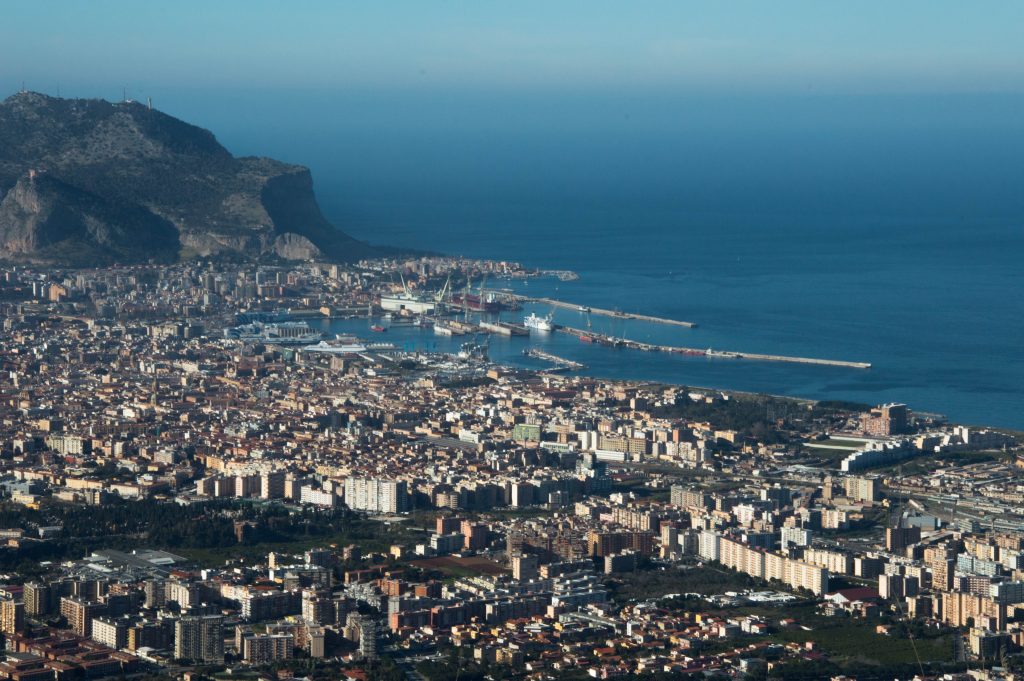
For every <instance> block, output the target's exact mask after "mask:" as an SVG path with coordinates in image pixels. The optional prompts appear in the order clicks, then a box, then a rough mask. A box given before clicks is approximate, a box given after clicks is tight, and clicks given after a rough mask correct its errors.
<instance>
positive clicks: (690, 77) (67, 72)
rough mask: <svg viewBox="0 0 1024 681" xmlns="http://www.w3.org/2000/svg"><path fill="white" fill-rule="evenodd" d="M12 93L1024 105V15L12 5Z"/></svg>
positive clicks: (5, 36) (5, 50) (6, 82)
mask: <svg viewBox="0 0 1024 681" xmlns="http://www.w3.org/2000/svg"><path fill="white" fill-rule="evenodd" d="M3 14H4V18H3V22H2V24H0V90H2V91H3V92H4V93H7V92H10V91H13V90H16V89H17V88H18V87H20V84H21V81H22V80H24V81H25V82H26V84H27V86H28V87H29V88H30V89H36V90H42V91H46V92H54V91H55V90H56V88H57V86H58V84H59V86H60V87H61V90H62V93H64V94H74V95H94V96H95V95H100V96H106V97H108V98H116V97H117V96H118V95H119V94H120V90H121V87H122V86H127V87H128V88H129V90H130V91H131V92H132V93H134V95H135V96H137V97H142V96H146V95H150V94H151V95H155V96H159V95H160V93H161V91H162V90H165V89H172V90H180V89H182V88H188V89H192V90H197V91H201V90H206V89H213V88H217V89H227V90H228V91H230V90H231V89H238V90H251V89H253V88H273V89H288V90H297V91H301V90H312V89H320V90H331V89H337V88H374V89H381V90H396V91H402V90H415V89H422V88H427V89H430V88H443V89H453V90H458V89H475V90H481V89H483V90H494V89H497V90H502V89H511V90H516V89H520V90H521V89H532V90H550V89H570V90H572V89H581V90H597V91H600V90H621V89H623V88H625V89H629V88H641V89H661V88H667V89H674V90H684V91H685V90H700V91H712V92H714V91H725V92H765V91H767V92H791V91H807V90H815V91H823V92H839V93H844V92H845V93H871V92H884V93H892V92H915V93H916V92H1021V91H1022V90H1024V40H1022V39H1021V37H1022V36H1024V3H1022V2H1019V0H1013V1H1001V0H993V1H991V2H984V3H976V2H945V1H942V0H930V1H924V0H899V1H898V2H893V1H892V0H888V1H884V2H881V1H874V0H860V1H857V2H852V1H847V2H840V1H838V0H837V1H834V2H833V1H824V0H807V1H796V0H780V1H775V2H765V1H763V0H758V1H748V2H742V1H736V2H711V1H708V2H683V1H680V0H676V1H674V2H601V1H598V0H583V1H575V0H562V1H559V2H551V1H550V0H548V1H543V2H532V1H522V0H520V1H517V2H482V1H479V0H476V1H473V2H423V1H416V2H399V1H393V2H387V1H382V2H315V1H301V0H299V1H296V2H288V3H285V2H264V1H256V0H245V1H244V2H243V1H239V0H230V1H225V0H218V1H217V2H202V3H200V2H189V1H182V2H174V3H171V2H156V1H154V2H148V1H147V2H138V0H131V1H129V0H95V1H92V2H77V1H76V2H71V1H64V2H61V1H57V0H55V1H53V2H18V3H7V4H6V5H5V7H4V12H3Z"/></svg>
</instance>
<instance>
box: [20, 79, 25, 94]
mask: <svg viewBox="0 0 1024 681" xmlns="http://www.w3.org/2000/svg"><path fill="white" fill-rule="evenodd" d="M21 92H22V94H24V93H25V81H21Z"/></svg>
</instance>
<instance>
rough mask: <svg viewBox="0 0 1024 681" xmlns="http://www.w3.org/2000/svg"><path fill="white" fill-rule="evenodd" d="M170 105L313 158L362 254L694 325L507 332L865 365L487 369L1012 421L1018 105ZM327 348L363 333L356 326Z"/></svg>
mask: <svg viewBox="0 0 1024 681" xmlns="http://www.w3.org/2000/svg"><path fill="white" fill-rule="evenodd" d="M263 101H265V100H263ZM180 109H181V115H183V116H189V117H190V118H188V119H189V120H193V121H196V122H198V123H200V124H202V125H204V127H210V128H211V129H214V130H216V131H218V135H219V138H220V139H221V141H222V142H223V143H225V145H226V146H228V147H229V149H231V150H232V151H233V152H234V153H236V154H239V153H241V154H260V155H269V156H275V157H278V158H283V159H285V160H288V161H293V162H296V163H301V164H303V165H307V166H309V167H310V168H311V169H312V171H313V174H314V179H315V190H316V193H317V196H318V199H319V201H320V203H321V207H322V208H323V210H324V213H325V214H326V215H327V217H328V218H329V219H330V220H331V221H332V222H334V224H336V225H337V226H338V227H340V228H342V229H344V230H346V231H347V232H349V233H350V234H352V235H353V236H356V237H358V238H360V239H364V240H367V241H369V242H372V243H375V244H388V245H397V246H402V247H409V248H415V249H423V250H428V251H433V252H438V253H444V254H451V255H462V256H467V257H473V258H489V259H495V260H509V261H515V262H519V263H521V264H523V265H524V266H527V267H536V268H544V269H565V270H572V271H574V272H576V273H577V274H578V275H579V279H578V280H575V281H560V280H558V279H557V278H543V279H533V280H529V281H527V282H510V281H502V280H493V281H489V282H487V285H488V286H489V287H491V286H493V287H509V288H515V289H516V290H518V291H521V292H523V293H527V294H529V295H535V296H538V297H539V296H546V297H552V298H557V299H560V300H565V301H569V302H572V303H575V304H579V305H582V306H587V307H601V308H608V309H616V310H621V311H624V312H637V313H643V314H648V315H655V316H659V317H668V318H673V319H680V320H686V321H691V322H694V323H696V324H697V326H696V327H695V328H683V327H677V326H667V325H661V324H654V323H646V322H640V321H635V320H622V319H617V318H608V317H599V316H596V315H590V319H589V320H588V319H587V315H586V314H585V313H582V312H579V311H577V310H563V309H557V310H550V309H548V308H546V307H543V306H528V307H527V308H526V309H525V310H523V311H521V312H517V313H515V314H514V315H509V316H508V317H507V318H509V319H513V321H519V322H521V321H522V319H521V317H522V316H523V315H524V314H527V313H529V312H531V311H535V312H537V313H539V314H547V313H549V312H553V314H554V317H555V321H556V322H557V323H560V324H567V325H571V326H577V327H586V325H587V324H588V321H589V323H590V325H591V328H592V329H593V330H595V331H597V332H600V333H607V334H610V335H615V336H621V337H626V338H630V339H634V340H638V341H649V342H654V343H659V344H667V345H679V346H687V347H696V348H714V349H718V350H733V351H739V352H744V351H746V352H757V353H770V354H779V355H795V356H804V357H815V358H827V359H838V360H849V361H859V362H870V363H871V365H872V366H871V368H870V369H866V370H864V369H853V368H842V367H829V366H816V365H800V364H788V363H777V362H760V361H748V360H741V359H727V358H707V357H686V356H678V355H665V354H660V353H644V352H639V351H634V350H628V349H611V348H606V347H600V346H593V345H588V344H584V343H581V342H580V341H579V340H578V339H576V338H575V337H572V336H569V335H566V334H533V335H532V336H531V337H530V338H528V339H523V338H511V339H508V338H500V337H494V338H492V339H491V340H490V353H491V356H492V357H493V358H494V359H496V360H498V361H502V362H506V363H508V364H512V365H518V366H529V367H536V368H541V367H544V366H546V365H545V363H544V362H542V361H539V360H534V359H532V358H528V357H525V356H524V355H523V354H522V351H523V349H524V348H526V347H528V346H529V345H535V346H539V347H542V348H543V349H546V350H547V351H549V352H551V353H553V354H556V355H559V356H562V357H566V358H568V359H572V360H575V361H579V362H582V363H583V364H585V365H586V368H585V369H583V370H582V371H581V373H583V374H587V375H594V376H600V377H607V378H614V379H641V380H651V381H663V382H667V383H678V384H684V385H688V386H700V387H708V388H721V389H730V390H741V391H750V392H757V393H771V394H778V395H789V396H795V397H803V398H811V399H825V400H849V401H854V402H859V403H865V404H879V403H884V402H904V403H907V404H908V405H909V406H910V407H911V408H912V409H914V410H915V411H919V412H926V413H937V414H943V415H945V416H947V417H948V418H950V419H951V420H953V421H955V422H960V423H969V424H977V425H990V426H1000V427H1008V428H1018V429H1024V276H1022V275H1024V161H1022V159H1024V115H1022V114H1024V96H1021V95H1000V94H984V93H981V94H978V93H974V94H962V95H961V94H957V95H936V94H922V95H885V94H882V95H855V94H842V95H838V94H832V95H827V94H817V93H800V94H797V95H793V94H790V95H785V96H782V95H778V96H776V95H766V94H765V95H727V94H721V93H717V94H705V95H693V94H692V93H691V94H685V93H684V94H671V93H669V94H666V93H660V92H634V93H589V94H588V93H582V94H581V93H577V92H569V93H565V92H544V93H536V92H533V93H517V92H500V93H484V94H482V93H480V92H470V93H451V92H449V93H443V92H442V93H438V92H432V91H423V92H416V93H412V94H408V93H406V94H381V93H373V92H360V93H344V94H338V93H329V92H325V93H321V94H319V95H316V96H311V97H308V98H305V100H304V101H303V102H302V104H301V106H300V105H297V104H296V103H295V102H292V101H288V102H284V103H277V104H274V105H270V106H267V105H263V106H261V107H258V108H254V112H252V113H250V114H247V116H246V117H244V120H242V121H239V120H238V119H237V117H229V116H227V115H226V113H225V112H224V111H221V110H218V109H211V108H210V107H209V106H208V104H204V103H202V102H196V101H192V102H183V103H182V105H181V106H180ZM285 120H287V123H284V122H283V121H285ZM331 330H332V331H334V332H346V333H357V334H360V335H364V336H371V335H373V334H372V333H371V332H370V330H369V323H368V322H367V321H366V320H351V321H337V322H334V323H333V325H332V327H331ZM384 336H386V337H387V339H388V340H391V341H392V342H395V343H398V344H401V345H403V346H407V347H410V348H412V347H416V348H423V349H435V350H454V349H457V348H458V346H459V344H460V343H462V342H466V341H467V340H470V339H468V338H466V337H463V338H455V339H446V338H442V337H439V336H435V335H433V334H431V333H428V332H422V331H420V330H418V329H412V328H398V327H395V328H392V329H390V330H389V331H388V332H387V333H386V334H378V335H377V337H378V338H379V339H383V338H382V337H384Z"/></svg>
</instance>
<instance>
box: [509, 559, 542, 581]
mask: <svg viewBox="0 0 1024 681" xmlns="http://www.w3.org/2000/svg"><path fill="white" fill-rule="evenodd" d="M538 562H539V561H538V560H537V556H532V555H529V554H522V553H520V554H518V555H515V556H512V578H513V579H516V580H521V581H529V580H531V579H537V575H538V574H539V573H538V572H537V566H538Z"/></svg>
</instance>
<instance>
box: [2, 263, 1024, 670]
mask: <svg viewBox="0 0 1024 681" xmlns="http://www.w3.org/2000/svg"><path fill="white" fill-rule="evenodd" d="M543 276H549V277H550V276H561V277H570V276H572V275H571V273H567V272H543V271H536V270H528V269H525V268H524V267H522V266H520V265H518V264H516V263H511V262H492V261H486V260H465V259H461V258H445V257H440V256H437V257H434V256H430V257H428V256H423V257H410V258H391V259H378V260H366V261H362V262H359V263H357V264H353V265H338V264H330V263H319V262H315V261H309V262H306V263H304V264H290V265H289V264H284V263H267V264H235V263H232V262H230V260H208V261H206V262H203V261H194V262H189V263H182V264H168V265H134V266H111V267H108V268H99V269H64V268H59V267H46V266H33V265H24V266H22V265H19V266H10V265H9V266H5V267H3V268H0V312H2V316H3V328H2V332H0V339H2V342H0V363H2V368H0V405H2V406H0V419H2V425H0V457H2V458H0V463H2V477H0V490H2V493H3V497H4V498H3V503H2V506H0V509H2V526H0V535H2V539H3V541H4V547H3V549H2V550H0V572H2V574H3V577H2V580H0V581H2V585H0V599H2V600H0V632H2V634H3V637H4V641H5V645H6V651H7V652H6V658H5V661H4V662H2V663H0V678H5V679H11V680H12V681H65V680H70V679H90V678H104V677H125V676H132V677H143V676H144V677H149V678H181V677H184V678H186V679H197V678H201V677H211V678H216V679H224V678H228V676H227V675H229V676H230V677H231V678H238V677H241V678H253V679H255V678H268V679H270V678H277V679H289V678H305V677H310V678H317V677H318V676H319V677H323V678H350V679H374V678H396V679H398V678H410V679H417V680H420V679H424V678H426V679H431V680H433V679H449V678H450V679H473V678H479V679H483V678H489V679H497V678H523V679H538V680H539V679H556V678H581V679H582V678H598V679H606V678H652V679H653V678H764V677H765V676H766V675H771V676H772V677H773V678H837V679H838V678H858V679H868V678H893V677H894V674H896V675H899V674H902V675H904V676H905V677H906V678H912V677H914V676H918V677H920V678H943V679H999V678H1007V679H1009V678H1019V676H1014V674H1018V675H1019V673H1020V670H1022V669H1024V657H1022V656H1021V655H1020V651H1021V649H1022V646H1024V503H1022V498H1024V496H1022V493H1024V481H1022V477H1021V470H1022V468H1024V451H1022V450H1021V449H1020V447H1019V441H1018V439H1017V438H1016V434H1015V433H1013V432H1010V431H1005V430H992V429H986V428H981V427H975V426H972V425H963V424H956V423H950V422H948V421H947V420H946V419H945V418H944V417H941V416H938V415H934V414H919V413H915V412H914V411H913V410H912V409H911V408H910V407H908V405H905V404H899V403H886V404H880V405H859V404H854V403H844V402H815V401H810V400H796V399H790V398H782V397H774V396H770V395H763V394H749V393H729V392H723V391H717V390H710V389H704V388H693V387H686V386H680V385H671V384H659V383H652V382H631V381H611V380H604V379H597V378H588V377H586V376H583V375H580V374H581V373H582V374H585V373H586V371H585V369H581V370H580V371H571V372H565V371H564V369H566V367H557V366H556V367H553V368H552V369H551V370H537V369H527V368H522V367H514V366H505V365H501V364H497V363H494V362H492V361H491V360H490V359H489V358H488V356H487V347H486V342H483V343H481V342H478V341H477V340H474V342H471V343H466V344H464V346H463V349H462V350H460V351H459V352H452V353H448V352H427V351H423V350H417V349H411V348H406V347H399V346H398V345H397V344H393V343H388V342H386V338H387V336H386V334H380V335H375V336H374V337H373V338H372V339H371V338H361V337H356V336H349V335H343V336H341V337H336V338H330V337H328V336H329V334H327V333H324V332H321V329H324V328H326V327H325V326H323V324H322V322H323V321H325V320H329V319H334V318H341V317H353V318H366V319H367V323H368V324H370V323H373V324H374V326H373V327H370V328H372V329H373V330H370V329H368V333H367V336H370V335H371V334H374V331H375V330H385V329H386V328H387V325H388V324H403V323H408V324H413V323H414V324H416V325H423V327H424V329H425V330H424V333H430V332H429V331H426V328H427V327H428V326H430V325H441V326H442V327H445V328H449V327H451V328H455V329H456V332H458V329H459V325H462V326H464V327H466V328H469V327H470V326H474V325H472V324H470V323H469V321H468V320H469V318H470V315H469V312H470V311H474V312H480V313H483V312H486V310H485V309H483V308H485V307H486V306H487V305H491V304H495V305H497V304H502V305H511V306H514V305H515V300H514V299H512V298H506V299H495V300H491V299H488V298H487V296H486V292H485V291H484V288H483V284H482V283H479V284H478V286H479V290H480V295H479V296H475V295H472V294H470V290H471V289H470V286H471V284H470V282H473V281H477V282H481V281H482V280H483V279H484V278H486V277H490V280H491V281H492V282H500V280H502V279H511V278H529V277H543ZM444 290H449V291H456V292H458V291H460V290H464V291H465V293H462V294H461V295H456V296H455V297H454V298H453V297H452V296H451V295H449V296H448V297H447V299H445V298H444V295H443V294H441V295H436V296H435V295H434V293H433V292H436V291H444ZM445 307H447V308H450V314H449V315H447V316H443V315H442V314H441V312H443V311H444V310H443V308H445ZM435 308H436V309H435ZM460 315H461V317H462V319H463V321H461V322H460V321H459V318H460ZM481 326H485V325H476V326H475V328H473V329H472V330H471V331H465V330H463V331H462V333H466V334H467V336H470V337H473V338H474V339H476V334H478V333H480V332H481V331H482V330H485V329H481ZM491 326H492V327H494V328H492V329H491V332H493V333H506V332H507V333H512V332H513V330H512V329H511V328H510V325H505V326H502V325H501V324H492V325H491ZM502 329H504V331H503V330H502ZM533 331H534V330H531V331H527V333H530V332H533ZM382 339H383V340H382ZM609 351H613V350H609ZM708 361H713V360H708ZM575 368H576V369H580V368H579V367H575ZM559 369H562V370H559ZM979 399H980V398H979ZM687 675H690V676H687Z"/></svg>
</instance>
